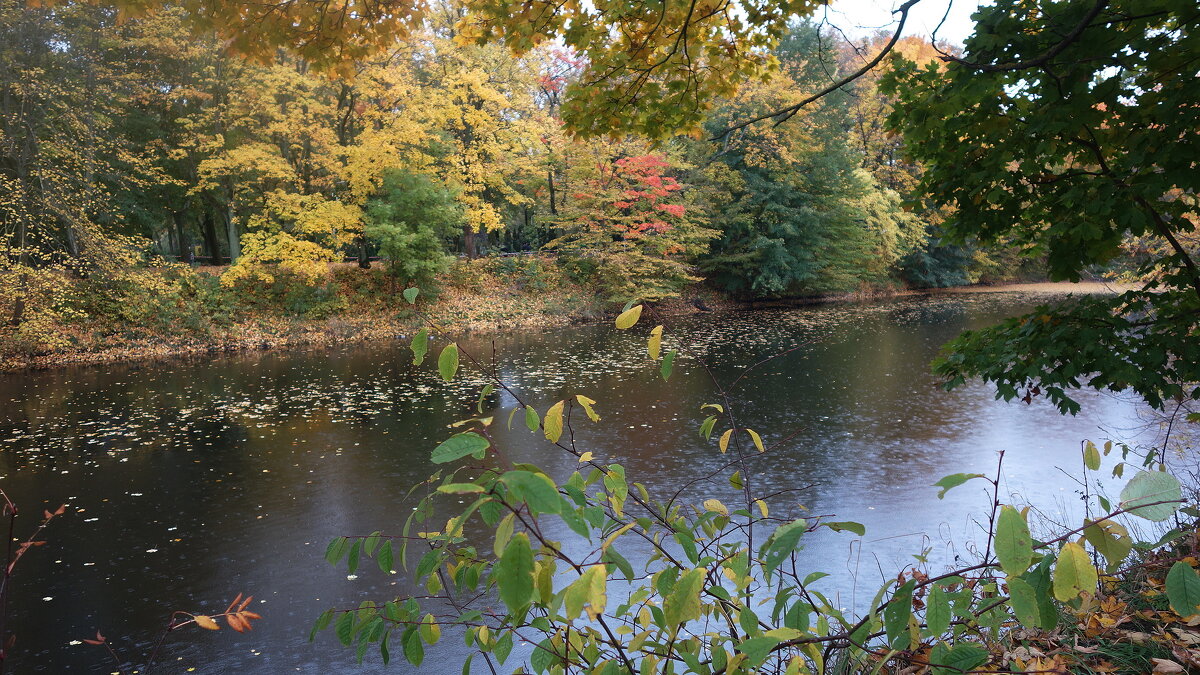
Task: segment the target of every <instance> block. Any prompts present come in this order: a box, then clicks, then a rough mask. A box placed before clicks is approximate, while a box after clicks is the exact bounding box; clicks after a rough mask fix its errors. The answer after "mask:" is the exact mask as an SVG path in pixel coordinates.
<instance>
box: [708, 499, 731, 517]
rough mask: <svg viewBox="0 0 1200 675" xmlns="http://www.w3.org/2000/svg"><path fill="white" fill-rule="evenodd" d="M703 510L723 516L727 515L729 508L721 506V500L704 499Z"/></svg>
mask: <svg viewBox="0 0 1200 675" xmlns="http://www.w3.org/2000/svg"><path fill="white" fill-rule="evenodd" d="M704 510H705V511H712V512H713V513H719V514H721V515H723V516H728V515H729V507H727V506H725V505H724V504H722V503H721V500H719V499H705V500H704Z"/></svg>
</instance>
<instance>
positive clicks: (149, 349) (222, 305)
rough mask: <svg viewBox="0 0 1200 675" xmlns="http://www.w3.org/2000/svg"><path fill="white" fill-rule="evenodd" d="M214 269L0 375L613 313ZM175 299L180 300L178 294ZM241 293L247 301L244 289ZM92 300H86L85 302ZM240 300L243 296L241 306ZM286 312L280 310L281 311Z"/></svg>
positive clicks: (3, 345)
mask: <svg viewBox="0 0 1200 675" xmlns="http://www.w3.org/2000/svg"><path fill="white" fill-rule="evenodd" d="M221 270H222V268H199V269H198V270H194V271H193V270H188V269H186V268H184V270H183V271H180V270H178V269H174V270H167V271H164V272H163V273H161V274H158V275H155V276H152V277H149V278H147V275H145V274H143V275H142V277H143V278H141V279H139V280H138V281H137V282H136V283H130V284H126V285H125V287H124V288H121V289H120V290H119V292H113V291H111V289H105V291H106V292H107V294H108V296H106V297H102V300H103V301H104V302H97V301H95V299H94V298H87V300H89V301H90V304H89V303H88V302H84V301H83V300H76V301H75V303H74V304H75V305H77V306H78V307H80V309H72V310H68V311H62V312H58V313H56V314H54V313H51V315H50V316H48V317H47V319H46V321H44V322H43V324H42V325H38V324H34V326H35V328H37V329H38V330H39V331H40V333H34V334H32V335H29V334H26V335H18V334H15V333H11V332H10V333H8V334H4V333H0V370H7V371H12V370H23V369H44V368H53V367H57V366H62V365H75V364H102V363H114V362H121V361H138V360H148V359H160V358H170V357H186V356H200V355H212V354H222V353H234V352H247V351H261V350H270V349H294V348H321V347H328V346H333V345H340V344H351V343H357V342H380V341H387V340H396V339H405V338H406V337H407V336H408V335H411V334H412V333H413V332H414V331H415V330H416V329H417V328H418V327H419V326H421V325H423V324H424V322H426V321H431V322H433V323H434V324H435V325H437V326H440V327H442V329H443V330H445V331H447V332H469V331H479V330H492V331H494V330H505V329H523V328H544V327H554V326H564V325H571V324H580V323H592V322H596V321H600V320H604V319H606V318H608V317H611V315H612V314H613V313H614V312H615V310H616V309H618V308H617V307H615V306H613V305H612V303H609V302H605V300H604V299H603V297H602V296H601V294H600V292H599V290H598V289H596V288H593V287H587V286H584V285H582V284H580V283H578V282H577V281H575V280H573V279H572V278H570V277H569V276H568V275H567V274H565V273H564V272H563V271H562V270H561V268H559V267H558V266H557V265H555V264H554V263H553V262H552V261H550V260H547V259H542V258H540V257H527V258H522V259H515V258H507V259H505V258H498V259H496V258H493V259H481V260H474V261H467V260H459V261H456V262H455V264H454V265H452V267H451V269H450V270H449V271H448V272H447V273H446V274H444V275H442V276H441V277H440V278H439V279H438V281H437V283H436V284H434V285H433V287H434V288H435V289H436V290H435V291H434V292H433V293H432V294H426V295H424V296H422V297H419V298H418V301H417V305H416V307H415V308H414V307H412V306H410V305H408V304H407V303H406V302H404V301H403V300H402V299H400V297H399V295H400V291H401V290H402V289H400V288H398V287H396V285H395V283H394V282H393V281H392V280H390V279H389V278H388V277H387V276H386V275H385V274H384V272H383V270H380V269H378V268H376V269H367V270H362V269H358V268H357V267H355V266H353V265H335V266H331V268H330V278H329V281H328V283H327V284H326V286H325V287H323V288H321V289H319V291H320V292H309V293H307V294H297V293H296V292H295V291H294V290H288V289H284V290H280V289H279V288H273V289H263V290H262V292H260V293H259V294H257V295H251V296H247V297H248V298H249V299H248V300H247V301H244V302H240V303H231V302H230V301H229V299H228V298H227V297H225V296H227V295H230V294H228V293H225V294H222V292H221V291H222V287H221V284H220V281H219V272H220V271H221ZM181 288H182V290H181ZM243 290H244V289H243ZM1118 290H1120V289H1119V288H1116V287H1114V286H1112V285H1110V284H1104V283H1086V282H1085V283H1082V284H1055V283H1032V284H1031V283H1016V284H1010V285H989V286H969V287H958V288H951V289H922V290H905V289H902V288H874V289H866V290H864V291H860V292H856V293H846V294H839V295H827V296H820V297H811V298H797V299H788V300H773V301H738V300H735V299H731V298H729V297H727V296H725V295H723V294H721V293H719V292H717V291H715V290H713V289H711V288H708V287H706V286H703V285H695V286H693V287H690V288H688V289H685V291H684V293H683V295H682V296H681V297H677V298H670V299H668V300H665V301H663V302H661V303H658V305H657V307H656V310H657V312H658V313H659V314H664V315H686V314H692V313H697V312H708V311H730V310H743V309H760V308H771V307H789V306H803V305H812V304H824V303H832V302H860V301H864V300H870V299H876V298H885V297H911V296H921V295H935V294H946V293H990V292H1005V291H1017V292H1024V293H1047V294H1059V293H1068V292H1075V293H1105V292H1116V291H1118ZM86 292H87V293H91V294H93V295H95V294H96V291H95V290H94V289H90V290H88V291H86ZM243 295H245V294H243ZM284 308H287V309H286V310H284Z"/></svg>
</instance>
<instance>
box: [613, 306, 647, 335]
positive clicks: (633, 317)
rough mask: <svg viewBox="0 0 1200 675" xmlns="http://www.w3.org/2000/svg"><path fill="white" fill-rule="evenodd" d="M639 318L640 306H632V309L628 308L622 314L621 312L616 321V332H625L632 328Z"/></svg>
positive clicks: (640, 315) (640, 313)
mask: <svg viewBox="0 0 1200 675" xmlns="http://www.w3.org/2000/svg"><path fill="white" fill-rule="evenodd" d="M641 317H642V306H641V305H634V306H633V307H630V308H629V309H627V310H625V311H624V312H621V315H620V316H618V317H617V321H616V324H617V330H626V329H628V328H633V325H634V324H635V323H637V322H638V319H640V318H641Z"/></svg>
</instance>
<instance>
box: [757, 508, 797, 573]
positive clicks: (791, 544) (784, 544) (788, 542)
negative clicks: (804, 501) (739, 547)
mask: <svg viewBox="0 0 1200 675" xmlns="http://www.w3.org/2000/svg"><path fill="white" fill-rule="evenodd" d="M807 528H808V521H806V520H804V519H803V518H799V519H797V520H793V521H792V522H790V523H787V524H785V525H780V526H779V527H777V528H776V529H775V531H774V532H773V533H771V537H770V539H768V540H767V545H766V553H765V554H763V556H762V568H763V576H764V577H770V576H771V574H772V573H774V572H775V570H776V569H777V568H778V567H779V566H780V565H782V564H783V563H784V561H785V560H787V559H788V558H789V557H791V555H792V553H793V552H794V551H795V550H796V546H797V545H798V544H799V543H800V536H801V535H803V534H804V531H805V530H806V529H807Z"/></svg>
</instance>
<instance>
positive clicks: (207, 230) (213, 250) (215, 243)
mask: <svg viewBox="0 0 1200 675" xmlns="http://www.w3.org/2000/svg"><path fill="white" fill-rule="evenodd" d="M215 221H216V219H215V218H213V214H212V211H209V210H205V211H204V220H203V221H202V222H203V224H204V227H203V228H202V230H201V234H202V235H203V236H204V245H205V246H206V247H208V254H209V255H210V256H212V264H214V265H220V264H221V242H220V240H218V239H217V224H216V222H215Z"/></svg>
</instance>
